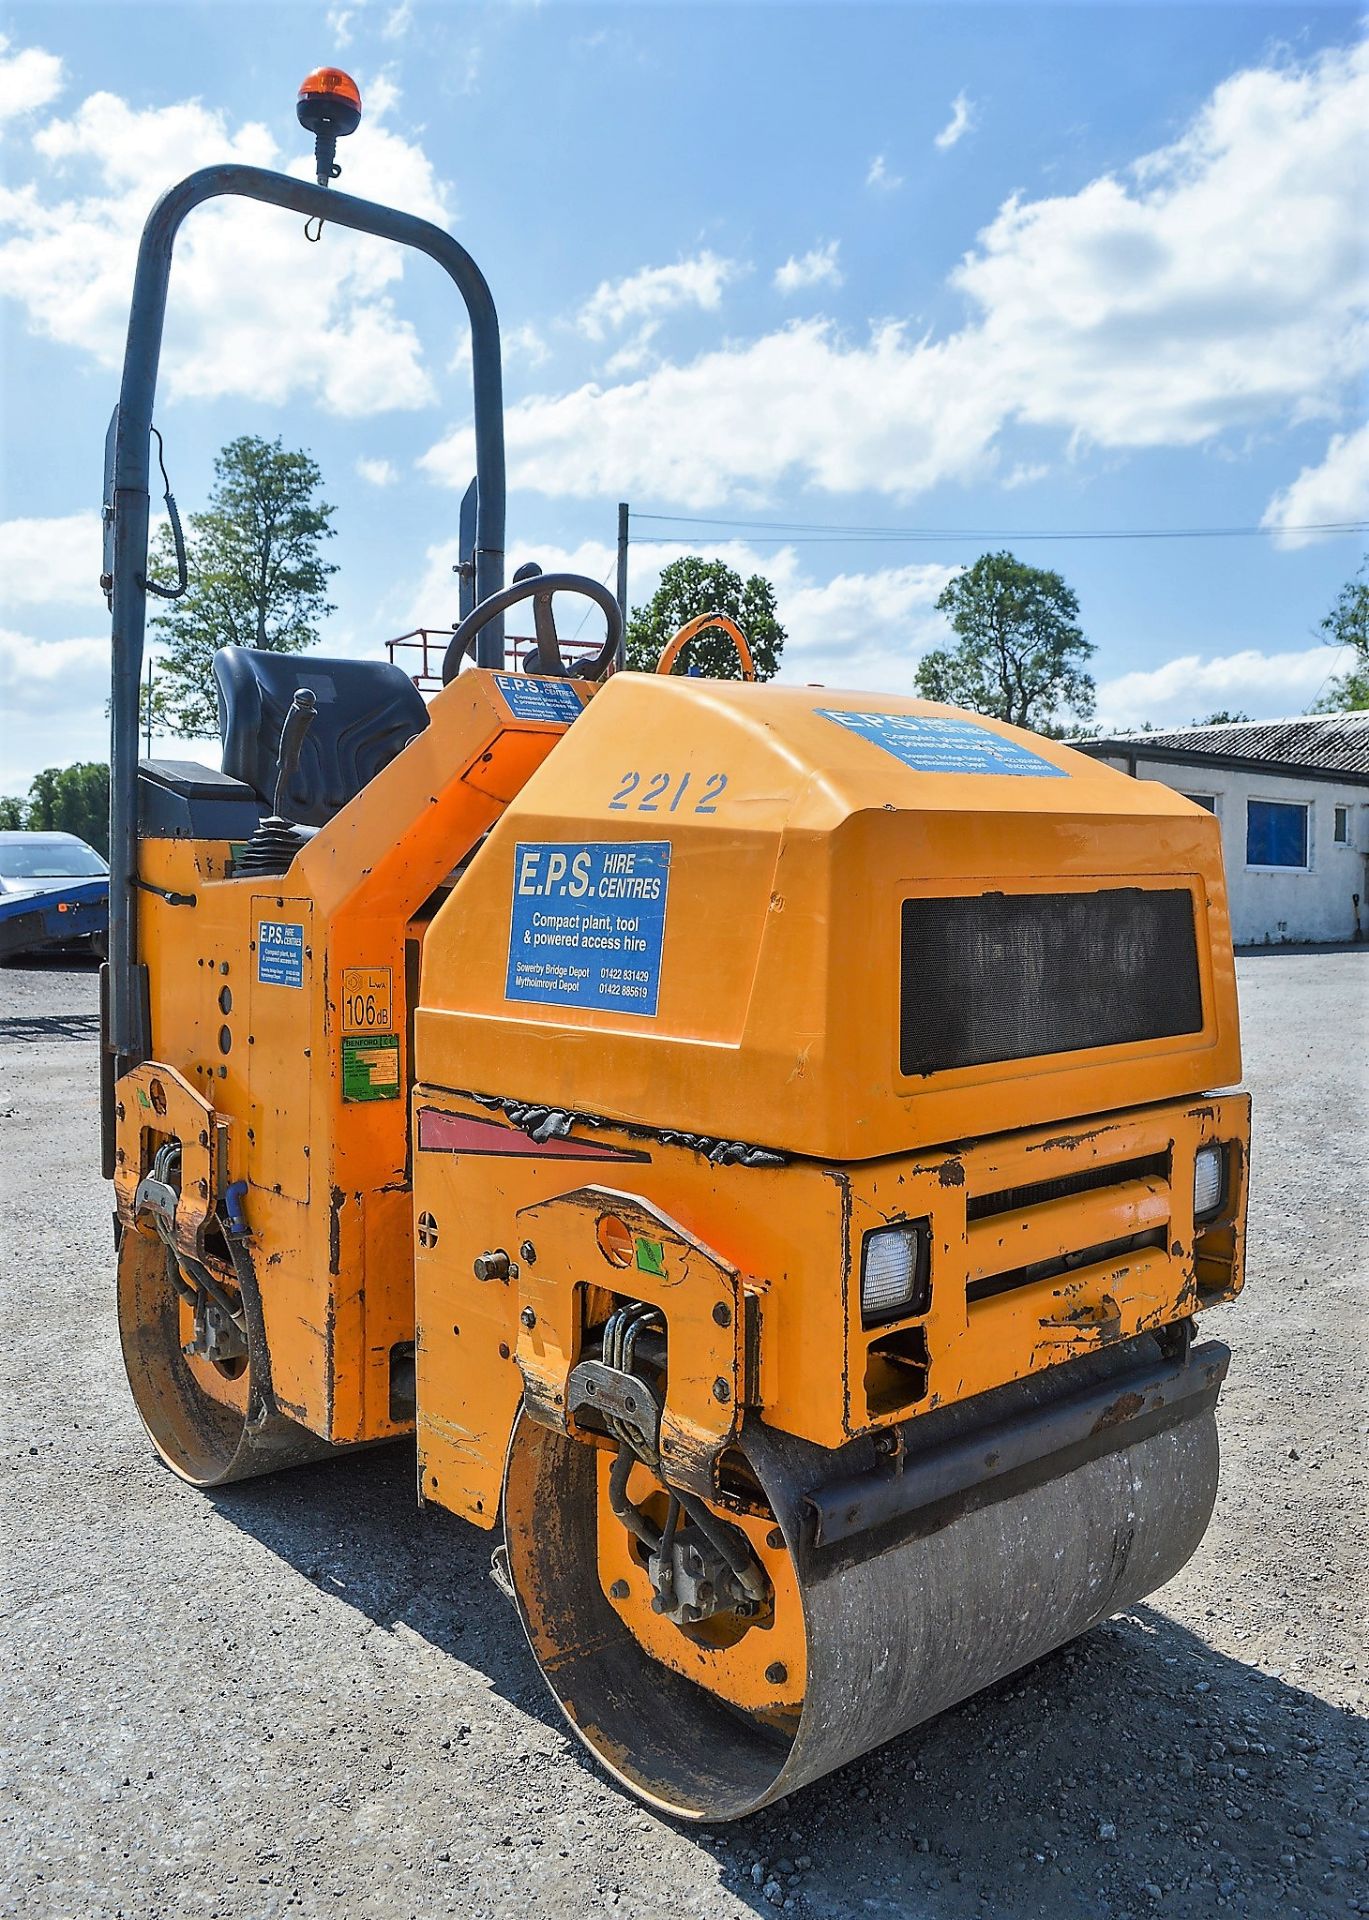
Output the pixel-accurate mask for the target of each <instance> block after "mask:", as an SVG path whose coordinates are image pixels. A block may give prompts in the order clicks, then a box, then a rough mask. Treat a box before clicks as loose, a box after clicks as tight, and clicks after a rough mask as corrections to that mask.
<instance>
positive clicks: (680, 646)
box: [656, 613, 756, 680]
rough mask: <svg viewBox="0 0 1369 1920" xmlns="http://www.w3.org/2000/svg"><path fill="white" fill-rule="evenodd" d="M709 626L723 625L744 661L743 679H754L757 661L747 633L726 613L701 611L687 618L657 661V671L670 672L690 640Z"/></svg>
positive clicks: (722, 627)
mask: <svg viewBox="0 0 1369 1920" xmlns="http://www.w3.org/2000/svg"><path fill="white" fill-rule="evenodd" d="M709 627H721V629H722V631H723V632H724V633H725V634H726V635H727V636H728V638H729V639H730V640H731V642H732V644H733V646H734V647H735V648H736V649H737V658H738V659H739V660H740V661H741V663H742V679H743V680H754V679H755V677H756V663H755V661H754V660H753V659H752V658H751V649H750V647H749V646H748V645H747V644H746V635H745V634H744V633H743V632H742V630H741V628H740V627H739V626H738V625H737V623H736V621H735V620H732V619H729V618H728V616H727V615H726V614H725V613H701V614H699V616H698V617H697V619H694V620H687V621H686V622H685V624H684V625H683V626H682V627H681V628H680V631H679V632H678V633H677V634H676V635H675V638H674V639H673V640H669V641H667V642H666V646H665V651H664V652H663V653H662V655H661V657H660V659H659V660H658V661H657V662H656V671H657V673H669V672H670V669H671V668H672V667H673V666H674V664H675V662H676V661H677V660H678V659H679V657H680V655H681V653H682V652H683V651H684V649H685V648H686V647H687V646H688V645H689V643H690V641H691V640H693V639H695V638H697V636H698V635H699V634H701V633H706V632H707V630H708V629H709Z"/></svg>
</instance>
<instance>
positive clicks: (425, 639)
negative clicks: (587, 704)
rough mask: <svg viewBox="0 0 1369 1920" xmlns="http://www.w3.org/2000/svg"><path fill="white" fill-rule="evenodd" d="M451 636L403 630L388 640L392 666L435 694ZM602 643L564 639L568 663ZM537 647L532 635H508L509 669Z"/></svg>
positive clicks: (515, 669)
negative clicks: (404, 631)
mask: <svg viewBox="0 0 1369 1920" xmlns="http://www.w3.org/2000/svg"><path fill="white" fill-rule="evenodd" d="M451 637H452V629H451V628H450V627H415V628H414V630H413V632H412V633H401V634H400V635H399V637H398V638H397V639H394V640H387V641H386V643H385V651H386V652H387V653H388V654H389V656H390V664H391V666H395V667H402V668H403V669H404V671H405V673H407V674H408V676H409V678H410V679H411V680H412V681H413V683H414V685H415V686H416V687H417V688H418V691H419V692H420V693H421V694H423V695H424V697H425V698H431V696H432V695H433V694H435V693H441V691H442V660H443V656H444V654H445V653H446V651H447V645H448V642H449V641H450V640H451ZM602 645H603V641H602V640H563V641H562V642H561V653H562V657H563V658H564V659H565V661H566V663H567V665H569V666H573V665H574V663H575V662H576V661H577V660H589V659H592V658H593V657H594V655H595V654H596V653H598V651H599V649H600V647H601V646H602ZM536 648H537V642H536V641H535V640H534V639H532V638H531V637H530V636H528V635H524V634H509V635H506V636H505V641H504V666H505V669H506V671H508V672H509V673H520V672H521V671H522V669H523V663H524V661H525V660H526V659H527V657H528V655H529V654H530V653H534V652H535V651H536ZM400 656H403V657H402V658H401V657H400Z"/></svg>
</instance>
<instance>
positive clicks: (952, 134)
mask: <svg viewBox="0 0 1369 1920" xmlns="http://www.w3.org/2000/svg"><path fill="white" fill-rule="evenodd" d="M974 124H975V111H974V102H973V100H971V99H970V97H969V95H968V94H967V93H965V92H964V91H963V90H962V91H961V92H960V93H958V94H957V95H956V97H955V99H954V100H952V102H951V117H950V119H949V120H948V121H947V122H946V124H945V126H944V127H943V128H942V129H941V131H940V133H939V134H938V135H937V136H936V139H935V140H934V141H933V142H932V145H933V146H934V147H937V148H938V149H939V150H940V151H941V152H942V153H946V152H947V151H948V150H949V149H950V148H951V147H953V146H954V145H955V143H956V141H957V140H959V139H961V138H962V137H963V136H964V135H965V134H967V133H969V132H970V131H971V129H972V128H973V126H974Z"/></svg>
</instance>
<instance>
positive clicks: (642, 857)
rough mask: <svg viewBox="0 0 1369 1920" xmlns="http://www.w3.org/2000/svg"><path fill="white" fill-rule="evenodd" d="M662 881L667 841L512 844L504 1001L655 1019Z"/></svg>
mask: <svg viewBox="0 0 1369 1920" xmlns="http://www.w3.org/2000/svg"><path fill="white" fill-rule="evenodd" d="M669 879H670V842H669V841H668V840H627V841H624V840H608V841H602V840H601V841H590V842H582V841H574V842H571V843H569V844H566V843H562V842H555V841H552V842H531V843H525V844H522V845H519V846H518V847H516V848H515V849H514V864H513V915H512V919H511V922H510V926H509V966H508V973H507V976H506V978H505V982H504V997H505V999H506V1000H535V1001H537V1002H539V1003H540V1004H541V1005H543V1006H558V1007H598V1008H601V1009H603V1010H605V1011H608V1012H613V1013H639V1014H643V1015H644V1016H645V1017H646V1018H647V1019H654V1017H655V1014H656V997H657V994H658V992H659V989H660V983H661V946H662V943H663V941H664V939H665V907H666V887H667V883H668V882H669Z"/></svg>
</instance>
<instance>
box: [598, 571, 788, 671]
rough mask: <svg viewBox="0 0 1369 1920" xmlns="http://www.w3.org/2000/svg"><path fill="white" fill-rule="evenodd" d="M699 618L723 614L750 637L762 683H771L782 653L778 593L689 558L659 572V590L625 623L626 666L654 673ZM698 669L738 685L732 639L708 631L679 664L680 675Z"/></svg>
mask: <svg viewBox="0 0 1369 1920" xmlns="http://www.w3.org/2000/svg"><path fill="white" fill-rule="evenodd" d="M701 613H725V614H727V615H728V617H729V618H730V619H733V620H735V621H736V623H737V625H738V626H739V627H740V628H741V630H742V632H743V633H744V634H745V635H746V638H747V642H748V644H749V645H750V648H751V657H752V659H753V660H754V662H755V665H756V678H757V679H758V680H773V679H774V677H775V675H776V673H777V672H778V671H779V664H780V655H781V653H782V652H783V651H784V642H785V632H784V628H783V627H782V626H781V625H780V623H779V619H778V617H777V615H776V611H775V589H774V588H773V587H772V586H771V584H770V582H769V581H768V580H767V579H766V578H765V576H764V575H763V574H759V573H753V574H752V575H751V577H750V578H749V579H748V580H743V579H742V577H741V575H740V574H739V573H738V572H737V571H736V570H735V568H733V567H729V566H728V565H727V563H726V561H725V560H705V559H703V558H701V557H700V556H699V555H697V554H687V555H686V556H685V557H684V558H683V559H682V560H672V561H671V562H670V563H669V565H667V566H665V567H663V568H662V570H661V584H660V585H659V586H658V587H657V589H656V591H655V593H654V594H653V595H652V596H651V599H650V600H649V602H648V603H647V605H646V606H644V607H634V608H633V610H632V614H631V617H630V618H629V620H628V623H627V663H628V666H629V667H631V668H633V669H634V670H635V671H636V672H638V673H654V672H655V671H656V662H657V661H658V660H659V659H660V657H661V653H662V650H663V649H664V647H665V646H666V644H667V643H668V642H669V641H670V640H672V639H673V638H674V637H675V635H676V634H677V633H678V632H679V630H680V628H681V627H682V626H684V624H685V622H686V621H687V620H694V619H697V617H698V616H699V615H700V614H701ZM691 667H693V668H695V669H697V671H698V672H699V673H701V674H702V675H703V676H704V677H705V678H706V679H709V680H740V679H741V677H742V669H741V662H740V661H739V660H738V658H737V649H736V647H735V645H734V644H733V641H732V637H731V635H730V634H727V633H724V632H723V630H722V629H721V628H720V627H714V628H705V629H704V631H703V632H702V633H701V634H699V635H698V637H697V638H696V639H694V640H691V641H690V643H689V645H688V646H687V647H686V648H685V650H684V653H683V655H682V656H681V658H680V659H679V660H678V661H677V662H676V663H675V671H676V672H677V673H680V672H687V671H688V670H689V669H690V668H691Z"/></svg>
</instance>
